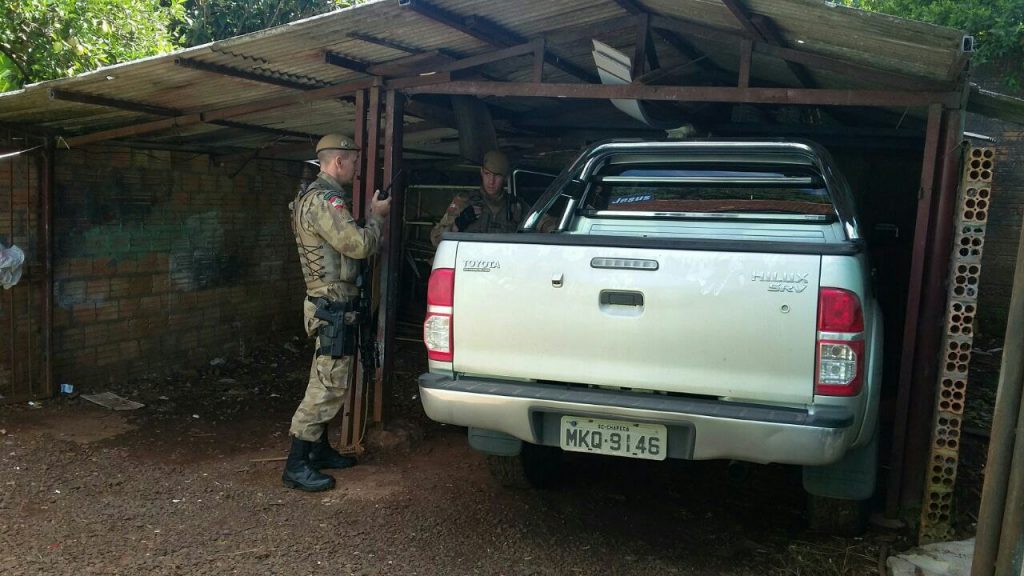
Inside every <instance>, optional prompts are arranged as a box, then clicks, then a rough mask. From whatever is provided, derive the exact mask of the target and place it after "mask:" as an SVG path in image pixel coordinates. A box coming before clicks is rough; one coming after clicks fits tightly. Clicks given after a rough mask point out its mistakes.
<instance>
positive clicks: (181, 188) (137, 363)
mask: <svg viewBox="0 0 1024 576" xmlns="http://www.w3.org/2000/svg"><path fill="white" fill-rule="evenodd" d="M55 165H56V171H55V178H54V180H55V198H54V229H53V236H54V299H55V302H54V330H53V336H54V340H53V344H54V357H53V365H54V378H55V381H56V382H57V383H61V382H71V383H77V384H80V385H83V386H84V385H89V384H93V385H97V384H102V383H105V382H107V381H108V380H110V379H119V378H125V377H130V376H132V375H134V374H139V373H143V372H159V371H161V370H165V369H169V368H172V367H181V366H188V365H197V364H201V363H203V362H208V361H209V360H210V359H212V358H214V357H218V356H223V355H225V354H232V353H237V352H239V351H240V349H241V348H244V347H246V346H251V345H252V344H255V343H258V342H261V341H266V340H268V339H270V338H276V337H281V336H287V337H290V336H291V335H298V334H302V328H301V325H302V323H301V302H302V295H303V285H302V278H301V275H300V271H299V264H298V257H297V251H296V248H295V241H294V238H293V236H292V233H291V227H290V223H289V219H288V203H289V202H290V201H291V200H292V198H293V197H294V195H295V191H296V190H297V188H298V186H299V184H300V177H301V176H302V175H303V168H302V166H301V165H298V164H295V163H287V162H281V161H255V160H254V161H250V162H245V163H244V164H243V161H234V162H228V163H221V162H219V161H217V160H216V159H213V158H211V157H210V156H208V155H206V154H194V153H184V152H168V151H157V150H144V149H129V148H121V147H90V148H87V149H84V150H62V151H58V153H57V158H56V162H55Z"/></svg>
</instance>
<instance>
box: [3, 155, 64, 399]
mask: <svg viewBox="0 0 1024 576" xmlns="http://www.w3.org/2000/svg"><path fill="white" fill-rule="evenodd" d="M44 166H45V161H44V157H43V155H41V154H22V155H18V156H12V157H7V158H3V157H2V156H0V244H4V245H5V246H8V247H9V246H10V245H11V244H14V245H15V246H18V247H19V248H21V249H22V251H23V252H24V253H25V263H24V265H23V266H22V275H21V280H20V281H19V282H18V284H16V285H15V286H14V287H12V288H9V289H7V290H4V289H0V403H9V402H21V401H26V400H31V399H35V398H43V397H47V396H50V395H51V394H52V392H53V391H52V390H51V384H50V383H49V381H48V380H49V378H48V374H47V372H48V368H47V365H48V363H47V358H48V357H49V351H48V349H47V348H48V346H47V345H48V337H47V336H48V333H49V328H48V324H49V323H48V314H47V313H46V306H47V302H48V298H47V295H48V291H49V281H48V279H47V277H48V274H47V267H46V261H47V260H46V254H47V248H48V246H47V241H46V238H47V236H46V230H47V228H48V225H47V222H48V219H49V210H48V209H47V203H46V202H45V198H44V194H43V190H44V189H45V186H44V184H45V183H44V178H46V172H45V171H44Z"/></svg>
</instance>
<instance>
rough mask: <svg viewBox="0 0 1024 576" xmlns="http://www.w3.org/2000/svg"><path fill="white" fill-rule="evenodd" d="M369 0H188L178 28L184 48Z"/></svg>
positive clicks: (179, 37) (176, 29)
mask: <svg viewBox="0 0 1024 576" xmlns="http://www.w3.org/2000/svg"><path fill="white" fill-rule="evenodd" d="M365 1H366V0H186V2H185V14H184V17H183V18H182V19H180V20H179V21H178V22H177V24H176V27H175V36H176V38H177V41H178V43H179V44H180V45H182V46H198V45H200V44H205V43H207V42H212V41H214V40H222V39H224V38H231V37H233V36H241V35H242V34H248V33H250V32H256V31H258V30H265V29H267V28H272V27H274V26H279V25H281V24H287V23H289V22H294V21H296V20H301V19H303V18H309V17H310V16H316V15H317V14H323V13H325V12H330V11H332V10H335V9H337V8H344V7H348V6H352V5H354V4H361V3H363V2H365Z"/></svg>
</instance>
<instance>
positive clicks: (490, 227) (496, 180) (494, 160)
mask: <svg viewBox="0 0 1024 576" xmlns="http://www.w3.org/2000/svg"><path fill="white" fill-rule="evenodd" d="M508 171H509V165H508V158H507V157H506V156H505V154H503V153H502V152H499V151H498V150H491V151H490V152H488V153H487V154H486V155H484V163H483V166H481V167H480V180H481V183H480V189H479V190H476V191H474V192H472V193H470V194H464V193H459V194H456V195H455V197H454V198H452V201H451V204H449V205H448V210H446V211H445V213H444V216H443V217H442V218H441V221H440V222H438V223H437V224H436V225H435V226H434V228H433V229H432V230H431V231H430V242H431V243H432V244H433V245H434V247H435V248H436V247H437V245H438V244H440V243H441V235H442V234H444V233H445V232H449V231H455V232H515V231H516V228H518V227H519V224H520V223H522V221H523V218H525V217H526V215H527V214H528V213H529V206H527V205H526V203H525V202H523V201H522V200H520V199H518V198H513V197H512V196H511V195H509V194H508V192H507V191H506V190H505V181H506V179H507V178H508Z"/></svg>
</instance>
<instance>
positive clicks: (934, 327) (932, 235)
mask: <svg viewBox="0 0 1024 576" xmlns="http://www.w3.org/2000/svg"><path fill="white" fill-rule="evenodd" d="M962 121H963V115H962V113H961V112H960V111H959V110H946V112H945V113H944V117H943V133H942V139H941V144H940V146H939V149H938V162H939V164H938V166H937V168H938V171H939V174H940V175H939V180H938V185H937V186H936V193H937V194H936V197H935V199H934V200H933V203H932V218H931V226H930V230H929V239H928V247H927V249H926V250H925V276H924V284H922V285H921V306H920V311H919V314H920V317H919V319H918V330H917V338H916V340H915V342H913V343H912V344H914V345H915V348H914V355H913V365H912V370H911V381H910V386H911V388H910V403H909V407H910V409H909V410H908V412H907V423H906V440H905V447H904V450H905V452H904V459H903V485H902V486H901V487H900V501H901V505H902V506H904V507H907V508H912V507H916V506H918V505H919V504H920V503H921V501H922V494H923V490H924V484H925V476H926V468H928V458H929V454H930V452H931V438H932V429H933V426H932V423H933V421H934V418H933V417H934V415H935V395H936V382H937V379H938V367H939V365H940V350H939V345H940V341H941V340H942V336H943V334H945V330H944V322H945V319H946V308H947V301H948V290H947V285H948V282H949V274H950V268H949V262H950V255H951V253H952V244H953V240H952V239H953V229H954V224H955V217H956V212H957V211H956V199H957V190H958V189H959V186H960V174H961V165H962V156H963V147H962V143H963V127H962Z"/></svg>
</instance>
